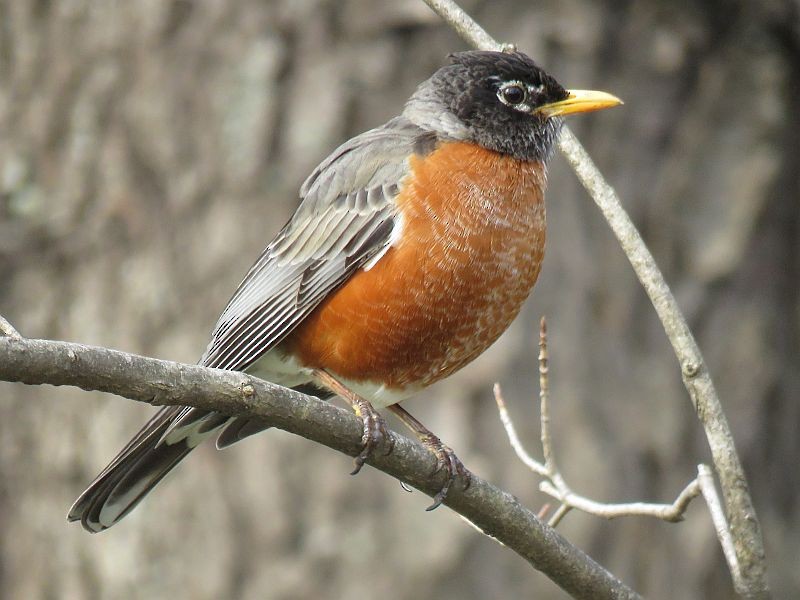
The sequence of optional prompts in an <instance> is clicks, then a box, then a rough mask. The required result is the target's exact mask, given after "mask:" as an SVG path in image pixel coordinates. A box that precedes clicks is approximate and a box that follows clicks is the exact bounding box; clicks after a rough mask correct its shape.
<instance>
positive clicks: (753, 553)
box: [424, 0, 769, 598]
mask: <svg viewBox="0 0 800 600" xmlns="http://www.w3.org/2000/svg"><path fill="white" fill-rule="evenodd" d="M424 1H425V3H426V4H428V6H430V7H431V8H432V9H433V10H434V11H435V12H436V13H437V14H439V16H441V17H442V19H444V20H445V21H446V22H447V23H448V24H450V25H451V26H452V27H453V29H455V30H456V31H457V32H458V33H459V35H460V36H461V37H462V38H463V39H464V40H466V41H467V42H468V43H469V44H471V45H472V46H474V47H475V48H478V49H481V50H502V49H503V46H501V45H500V44H498V43H497V41H496V40H494V39H493V38H492V37H491V36H490V35H489V34H488V33H487V32H486V31H485V30H484V29H483V28H482V27H480V26H479V25H478V24H477V23H476V22H475V21H474V20H473V19H472V18H470V16H469V15H467V14H466V13H465V12H464V11H463V10H462V9H461V8H460V7H459V6H458V5H457V4H456V3H455V2H453V1H452V0H424ZM559 149H560V150H561V152H562V153H563V154H564V156H565V157H566V159H567V161H568V162H569V164H570V165H571V166H572V168H573V169H574V170H575V172H576V173H577V175H578V178H579V179H580V181H581V183H582V184H583V186H584V187H585V188H586V190H587V191H588V192H589V195H590V196H591V197H592V199H593V200H594V201H595V203H596V204H597V205H598V207H599V208H600V210H601V211H602V213H603V215H604V216H605V218H606V220H607V221H608V223H609V225H610V226H611V229H612V230H613V231H614V234H615V235H616V237H617V239H618V240H619V243H620V245H621V246H622V249H623V250H624V251H625V254H626V255H627V257H628V260H629V261H630V262H631V265H632V266H633V269H634V271H635V272H636V275H637V277H638V278H639V281H640V282H641V283H642V286H643V287H644V288H645V291H646V292H647V294H648V296H649V297H650V301H651V302H652V303H653V306H654V307H655V309H656V312H657V313H658V317H659V319H660V320H661V323H662V325H663V327H664V330H665V331H666V333H667V337H668V338H669V340H670V342H671V344H672V347H673V349H674V352H675V355H676V356H677V358H678V362H679V363H680V365H681V372H682V374H683V382H684V385H685V386H686V389H687V390H688V392H689V396H690V398H691V400H692V404H693V406H694V408H695V412H696V413H697V415H698V418H699V419H700V422H701V423H702V425H703V428H704V430H705V433H706V438H707V439H708V443H709V447H710V448H711V455H712V458H713V460H714V466H715V468H716V471H717V475H718V476H719V481H720V486H721V488H722V495H723V498H724V500H725V507H726V509H727V513H728V515H729V516H730V529H731V535H732V536H733V538H734V540H735V541H736V543H735V544H734V547H735V549H736V555H737V558H738V562H739V565H740V569H741V584H742V586H743V587H741V588H739V587H737V591H738V592H739V593H740V594H742V595H745V596H748V597H762V598H766V597H769V586H768V584H767V566H766V559H765V554H764V542H763V538H762V535H761V528H760V525H759V523H758V519H757V517H756V512H755V509H754V507H753V501H752V498H751V497H750V492H749V490H748V485H747V480H746V478H745V475H744V470H743V469H742V465H741V461H740V460H739V456H738V454H737V452H736V447H735V445H734V442H733V435H732V434H731V430H730V426H729V425H728V421H727V418H726V417H725V414H724V412H723V410H722V405H721V404H720V401H719V397H718V396H717V392H716V390H715V388H714V384H713V382H712V380H711V377H710V375H709V373H708V370H707V369H706V366H705V362H704V360H703V356H702V354H701V353H700V349H699V348H698V346H697V343H696V342H695V340H694V337H693V336H692V334H691V331H690V330H689V326H688V324H687V323H686V319H685V317H684V316H683V314H682V313H681V311H680V309H679V307H678V304H677V302H676V301H675V298H674V297H673V295H672V292H671V291H670V289H669V287H668V286H667V284H666V282H665V281H664V276H663V275H662V274H661V271H660V270H659V268H658V266H657V265H656V263H655V261H654V260H653V257H652V255H651V254H650V251H649V250H648V249H647V247H646V246H645V244H644V241H643V240H642V238H641V236H640V235H639V232H638V231H637V230H636V228H635V226H634V225H633V223H632V221H631V220H630V217H629V216H628V214H627V213H626V212H625V210H624V209H623V208H622V203H621V202H620V200H619V197H618V196H617V194H616V192H615V191H614V190H613V188H611V186H610V185H608V183H607V182H606V181H605V178H604V177H603V175H602V173H600V171H599V170H598V169H597V167H596V166H595V164H594V162H593V161H592V160H591V158H590V157H589V155H588V153H587V152H586V150H585V149H584V148H583V146H582V145H581V143H580V142H579V141H578V139H577V138H576V137H575V135H574V134H573V133H572V132H571V131H570V130H569V128H567V127H566V126H565V127H564V128H563V129H562V133H561V138H560V140H559Z"/></svg>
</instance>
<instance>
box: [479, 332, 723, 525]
mask: <svg viewBox="0 0 800 600" xmlns="http://www.w3.org/2000/svg"><path fill="white" fill-rule="evenodd" d="M549 380H550V366H549V361H548V351H547V321H546V320H545V318H544V317H542V319H541V321H540V322H539V402H540V411H541V414H540V419H541V440H542V455H543V456H544V461H545V462H544V464H542V463H540V462H539V461H537V460H536V459H534V458H533V457H532V456H531V455H530V453H528V451H527V450H526V449H525V446H524V445H523V444H522V442H521V441H520V440H519V436H518V435H517V432H516V429H515V427H514V422H513V420H512V419H511V416H510V415H509V413H508V409H507V407H506V403H505V400H504V399H503V393H502V390H501V389H500V385H499V384H497V383H495V384H494V396H495V401H496V402H497V408H498V411H499V412H500V420H501V422H502V423H503V427H505V430H506V435H507V436H508V440H509V442H510V444H511V447H512V448H513V449H514V452H516V454H517V456H518V457H519V458H520V460H521V461H522V462H523V464H525V465H526V466H527V467H528V468H530V469H531V470H532V471H533V472H534V473H536V474H537V475H539V476H541V477H544V478H545V481H542V482H541V483H540V484H539V489H540V490H541V491H542V492H544V493H545V494H547V495H548V496H552V497H553V498H555V499H556V500H558V501H559V502H560V503H561V506H559V508H558V510H557V511H556V512H555V514H554V515H553V516H552V517H551V518H550V521H549V522H548V524H549V525H550V526H551V527H555V526H556V525H558V523H559V522H560V521H561V519H563V518H564V516H565V515H566V514H567V513H568V512H569V511H570V510H571V509H573V508H576V509H578V510H581V511H583V512H585V513H589V514H592V515H596V516H598V517H603V518H606V519H614V518H617V517H627V516H645V517H655V518H657V519H661V520H663V521H669V522H676V521H681V520H683V515H684V513H685V512H686V509H687V507H688V506H689V503H690V502H691V501H692V499H694V498H696V497H697V496H699V495H700V484H699V483H698V480H697V479H695V480H693V481H691V482H690V483H689V484H688V485H687V486H686V487H685V488H684V489H683V491H682V492H681V493H680V494H678V497H677V498H676V499H675V501H674V502H672V503H671V504H656V503H649V502H626V503H614V504H609V503H605V502H596V501H595V500H591V499H589V498H586V497H585V496H581V495H580V494H576V493H575V492H573V491H572V490H571V489H570V487H569V485H567V482H566V480H565V479H564V476H563V475H562V474H561V472H560V471H559V470H558V466H557V464H556V459H555V450H554V449H553V436H552V434H551V432H550V408H549V407H550V402H549V399H550V381H549ZM723 518H724V517H723Z"/></svg>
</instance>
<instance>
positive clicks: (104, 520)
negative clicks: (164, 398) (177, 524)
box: [67, 407, 228, 533]
mask: <svg viewBox="0 0 800 600" xmlns="http://www.w3.org/2000/svg"><path fill="white" fill-rule="evenodd" d="M177 419H180V420H181V424H180V426H179V427H173V423H174V422H175V421H176V420H177ZM209 421H210V422H213V423H215V424H216V427H211V428H208V427H206V425H207V424H208V423H209ZM227 421H228V417H223V416H222V415H219V414H217V413H211V412H208V411H200V410H195V409H192V410H190V411H185V410H184V409H183V407H167V408H164V409H162V410H160V411H159V412H158V413H156V415H155V416H154V417H153V418H152V419H150V421H148V422H147V424H146V425H145V426H144V427H143V428H142V430H141V431H140V432H139V433H138V434H137V435H136V436H135V437H134V438H133V439H132V440H131V441H130V442H129V443H128V444H127V445H126V446H125V448H123V449H122V451H121V452H120V453H119V454H118V455H117V456H116V457H115V458H114V460H112V461H111V463H109V465H108V466H107V467H106V468H105V469H103V471H102V473H100V475H98V476H97V478H96V479H95V480H94V481H93V482H92V483H91V484H90V485H89V487H88V488H87V489H86V491H84V492H83V493H82V494H81V495H80V497H79V498H78V499H77V500H76V501H75V504H73V505H72V508H71V509H70V511H69V515H68V516H67V518H68V519H69V520H70V521H80V522H81V525H83V527H84V529H86V530H87V531H90V532H92V533H97V532H100V531H103V530H105V529H108V528H109V527H111V526H112V525H114V524H115V523H117V522H118V521H119V520H120V519H122V518H123V517H124V516H125V515H127V514H128V513H129V512H130V511H131V510H133V508H134V507H135V506H136V505H137V504H138V503H139V502H140V501H141V500H142V498H144V497H145V496H146V495H147V493H148V492H149V491H150V490H152V489H153V488H154V487H155V486H156V484H158V482H159V481H161V480H162V479H163V478H164V476H165V475H166V474H167V473H169V472H170V471H171V470H172V469H173V468H174V467H175V466H176V465H177V464H178V463H179V462H180V461H181V460H182V459H183V458H184V457H185V456H186V455H187V454H189V452H191V451H192V450H193V449H194V448H195V447H196V446H197V445H198V444H199V443H200V442H202V441H203V440H204V439H206V438H207V437H209V436H212V435H214V433H215V432H216V431H217V430H218V429H220V428H221V427H222V426H224V424H225V423H226V422H227Z"/></svg>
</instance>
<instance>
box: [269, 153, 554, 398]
mask: <svg viewBox="0 0 800 600" xmlns="http://www.w3.org/2000/svg"><path fill="white" fill-rule="evenodd" d="M410 166H411V175H410V176H409V178H408V179H407V181H406V182H405V185H404V187H403V189H402V190H401V192H400V195H399V196H398V198H397V208H398V213H399V215H400V216H401V221H402V235H401V236H400V238H399V240H398V242H397V243H396V244H395V246H393V247H392V248H390V249H389V250H388V252H387V253H386V254H385V255H384V256H383V257H382V258H381V259H380V260H379V261H378V262H377V263H376V264H375V265H374V266H373V267H372V268H371V269H369V270H367V271H359V272H358V273H356V274H355V275H354V276H353V277H352V278H351V279H350V280H348V282H347V283H346V284H345V285H344V286H342V287H341V288H340V289H339V290H337V291H336V292H335V293H333V294H331V295H330V296H329V297H328V298H327V299H326V300H325V301H324V302H323V303H322V304H321V305H320V306H319V307H318V308H317V309H316V310H315V311H314V312H313V313H312V314H311V315H310V316H309V317H308V318H307V319H305V320H304V321H303V323H302V324H301V325H300V326H299V327H298V328H297V329H296V330H295V331H294V332H293V334H292V335H291V336H290V337H289V338H288V339H287V340H285V342H284V344H283V348H284V349H285V350H286V351H287V352H289V353H290V354H292V355H294V356H295V357H296V358H297V359H298V360H299V361H300V362H301V364H303V365H304V366H307V367H311V368H323V369H326V370H327V371H328V372H330V373H331V374H333V375H335V376H338V377H341V378H344V379H347V380H351V381H357V382H361V381H375V382H382V383H384V384H386V385H387V387H390V388H399V389H402V388H405V387H408V386H414V387H418V386H425V385H429V384H431V383H433V382H435V381H437V380H439V379H442V378H443V377H446V376H448V375H450V374H451V373H453V372H454V371H456V370H458V369H459V368H461V367H462V366H464V365H465V364H467V363H468V362H469V361H471V360H473V359H474V358H475V357H476V356H478V355H479V354H480V353H481V352H483V351H484V350H485V349H486V348H487V347H488V346H489V345H490V344H492V342H494V341H495V340H496V339H497V338H498V337H499V336H500V334H501V333H503V331H505V329H506V328H507V327H508V326H509V324H510V323H511V321H512V320H513V319H514V317H515V316H516V315H517V313H518V312H519V309H520V307H521V305H522V303H523V301H524V300H525V298H527V296H528V294H529V293H530V290H531V288H532V287H533V284H534V283H535V282H536V278H537V276H538V275H539V269H540V266H541V262H542V257H543V253H544V243H545V210H544V199H543V191H544V184H545V173H544V168H543V165H542V164H541V163H533V162H521V161H517V160H514V159H512V158H509V157H507V156H503V155H501V154H498V153H495V152H490V151H488V150H485V149H483V148H480V147H479V146H476V145H474V144H468V143H461V142H459V143H445V144H442V145H441V146H440V147H438V148H437V149H436V150H434V152H432V153H431V154H429V155H427V156H426V157H420V156H414V157H412V158H411V165H410Z"/></svg>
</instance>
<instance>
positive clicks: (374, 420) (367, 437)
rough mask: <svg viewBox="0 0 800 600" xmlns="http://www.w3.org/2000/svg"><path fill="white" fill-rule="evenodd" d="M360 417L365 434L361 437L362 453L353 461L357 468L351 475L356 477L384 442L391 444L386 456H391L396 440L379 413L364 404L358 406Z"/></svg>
mask: <svg viewBox="0 0 800 600" xmlns="http://www.w3.org/2000/svg"><path fill="white" fill-rule="evenodd" d="M358 416H359V417H361V422H362V423H363V425H364V432H363V433H362V435H361V445H362V448H361V453H360V454H359V455H358V456H356V457H355V459H354V461H353V463H354V464H355V468H354V469H353V471H352V472H351V473H350V474H351V475H355V474H356V473H358V472H359V471H360V470H361V467H363V466H364V463H365V462H366V461H367V459H368V458H369V457H370V456H371V455H372V453H373V451H374V450H375V448H377V447H378V446H380V445H381V443H383V441H384V440H386V441H387V442H388V444H389V448H388V449H387V450H386V454H391V453H392V451H393V450H394V438H393V437H392V436H391V435H390V434H389V430H388V429H387V428H386V421H384V420H383V417H381V415H380V414H379V413H378V411H376V410H375V409H374V408H372V406H371V405H369V404H368V403H366V402H364V404H362V405H360V406H358Z"/></svg>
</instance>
